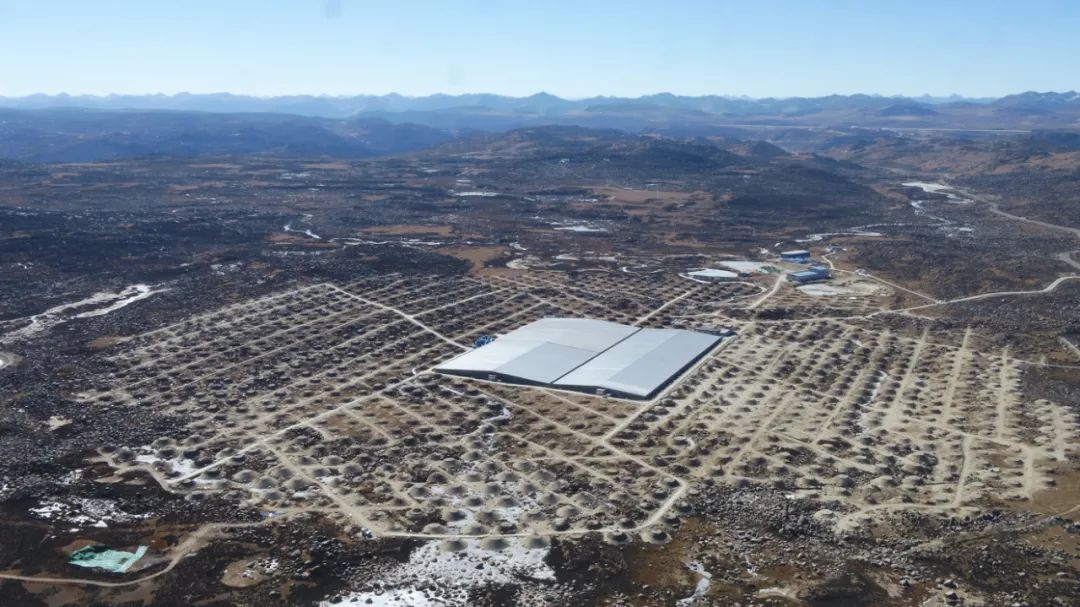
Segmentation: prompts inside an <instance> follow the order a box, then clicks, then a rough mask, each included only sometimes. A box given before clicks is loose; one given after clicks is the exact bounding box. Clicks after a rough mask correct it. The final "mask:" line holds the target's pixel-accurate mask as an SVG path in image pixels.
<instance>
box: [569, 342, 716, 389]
mask: <svg viewBox="0 0 1080 607" xmlns="http://www.w3.org/2000/svg"><path fill="white" fill-rule="evenodd" d="M718 341H720V338H719V337H717V336H715V335H708V334H705V333H697V332H694V331H682V330H678V329H642V330H640V331H638V332H637V333H635V334H634V335H632V336H631V337H629V338H627V339H625V340H623V341H621V342H619V343H618V344H616V345H615V346H613V347H612V348H610V349H608V350H606V351H604V352H603V353H601V354H599V355H598V356H596V357H595V358H593V359H592V360H590V361H588V362H587V363H585V364H583V365H581V366H580V367H578V368H577V369H574V370H573V371H571V372H570V373H567V374H566V375H564V376H563V377H561V378H559V380H558V381H556V382H555V385H557V386H567V387H569V386H574V387H586V388H592V387H595V388H604V389H606V390H611V391H614V392H622V393H626V394H632V395H635V396H640V397H643V398H644V397H647V396H649V395H650V394H652V393H653V392H655V391H656V390H657V389H659V388H660V387H661V386H663V385H664V384H665V383H667V382H668V381H669V380H670V379H671V378H672V377H673V376H674V375H675V374H676V373H678V372H679V371H681V370H682V369H683V368H684V367H686V366H687V365H689V364H690V363H692V362H693V361H694V360H696V359H697V358H698V357H699V356H701V355H702V354H703V353H705V352H706V351H708V350H709V349H710V348H712V346H713V345H714V344H716V342H718Z"/></svg>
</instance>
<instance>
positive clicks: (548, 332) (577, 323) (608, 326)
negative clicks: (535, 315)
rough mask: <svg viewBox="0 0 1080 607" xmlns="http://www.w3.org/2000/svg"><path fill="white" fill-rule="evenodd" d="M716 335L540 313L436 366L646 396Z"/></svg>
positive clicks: (710, 345)
mask: <svg viewBox="0 0 1080 607" xmlns="http://www.w3.org/2000/svg"><path fill="white" fill-rule="evenodd" d="M718 341H720V338H719V337H717V336H715V335H708V334H705V333H698V332H694V331H682V330H678V329H638V328H637V327H630V326H626V325H620V324H617V323H613V322H607V321H602V320H588V319H579V318H544V319H541V320H538V321H536V322H532V323H529V324H527V325H525V326H523V327H520V328H518V329H515V330H514V331H511V332H510V333H507V334H506V335H504V336H502V337H500V338H498V339H496V340H495V341H494V342H492V343H490V344H488V345H486V346H482V347H479V348H475V349H473V350H470V351H468V352H466V353H464V354H461V355H460V356H458V357H456V358H453V359H451V360H449V361H447V362H446V363H444V364H442V365H440V366H439V367H437V368H436V370H437V371H442V372H446V373H459V374H466V375H477V374H484V373H490V374H496V375H501V376H503V377H506V378H511V379H517V380H520V381H526V382H532V383H538V384H548V385H552V386H559V387H565V388H578V389H588V390H594V389H597V388H603V389H605V390H608V391H611V392H619V393H622V394H626V395H630V396H637V397H641V398H646V397H648V396H650V395H652V394H653V393H655V392H656V391H657V390H658V389H659V388H660V387H662V386H663V385H664V384H666V383H667V382H668V381H670V380H671V379H672V378H673V377H674V376H675V375H676V374H677V373H679V372H680V371H681V370H683V369H684V368H685V367H687V366H688V365H690V364H691V363H692V362H693V361H694V360H696V359H697V358H698V357H700V356H701V355H702V354H704V353H705V352H707V351H708V350H709V349H710V348H712V346H713V345H715V344H716V342H718Z"/></svg>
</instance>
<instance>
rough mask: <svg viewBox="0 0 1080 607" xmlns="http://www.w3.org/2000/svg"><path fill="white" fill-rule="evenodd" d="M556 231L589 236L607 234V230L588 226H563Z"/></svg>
mask: <svg viewBox="0 0 1080 607" xmlns="http://www.w3.org/2000/svg"><path fill="white" fill-rule="evenodd" d="M555 229H556V230H560V231H563V232H578V233H587V234H592V233H599V232H607V228H595V227H593V226H587V225H574V226H561V227H558V228H555Z"/></svg>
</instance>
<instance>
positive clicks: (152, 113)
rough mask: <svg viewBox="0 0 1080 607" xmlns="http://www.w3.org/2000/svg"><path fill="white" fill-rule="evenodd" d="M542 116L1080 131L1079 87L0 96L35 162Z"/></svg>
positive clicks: (395, 148)
mask: <svg viewBox="0 0 1080 607" xmlns="http://www.w3.org/2000/svg"><path fill="white" fill-rule="evenodd" d="M540 126H573V127H586V128H591V129H614V130H619V131H625V132H629V133H650V134H659V135H665V136H669V137H676V138H716V137H734V138H738V139H744V140H771V141H774V142H781V141H782V142H784V143H782V145H794V144H796V142H797V141H798V140H799V139H800V135H799V134H800V133H807V134H810V133H813V134H814V136H815V137H818V136H820V135H821V134H823V133H824V134H828V133H834V132H835V134H837V135H841V134H851V133H858V132H860V131H861V130H863V129H869V130H879V131H880V130H886V131H902V130H909V129H926V130H931V131H932V130H961V131H965V130H1014V129H1015V130H1023V131H1028V130H1032V131H1035V130H1040V131H1047V130H1080V93H1076V92H1066V93H1034V92H1029V93H1022V94H1019V95H1010V96H1007V97H1001V98H998V99H989V100H987V99H955V98H945V99H942V98H926V97H921V98H908V97H882V96H873V95H846V96H845V95H832V96H828V97H815V98H790V99H748V98H737V97H719V96H706V97H682V96H678V95H672V94H668V93H662V94H659V95H648V96H645V97H638V98H633V99H630V98H623V97H594V98H590V99H579V100H569V99H562V98H559V97H556V96H554V95H548V94H546V93H539V94H536V95H532V96H529V97H504V96H499V95H483V94H480V95H457V96H453V95H431V96H428V97H404V96H401V95H393V94H391V95H383V96H370V95H368V96H356V97H312V96H290V97H269V98H260V97H246V96H241V95H230V94H220V95H189V94H180V95H136V96H117V95H111V96H105V97H92V96H91V97H87V96H77V97H76V96H66V95H55V96H48V95H31V96H28V97H17V98H16V97H8V98H4V97H0V158H4V159H14V160H20V161H29V162H80V161H95V160H108V159H114V158H130V157H135V156H146V155H171V156H178V155H179V156H199V155H229V154H284V155H293V156H335V157H351V158H362V157H368V156H378V155H385V154H396V153H404V152H410V151H415V150H420V149H424V148H428V147H431V146H435V145H438V144H441V143H445V142H448V141H452V140H455V139H459V138H461V137H462V136H467V135H470V134H474V133H482V132H503V131H509V130H513V129H523V128H535V127H540ZM829 136H831V135H829ZM795 147H798V146H797V145H796V146H795Z"/></svg>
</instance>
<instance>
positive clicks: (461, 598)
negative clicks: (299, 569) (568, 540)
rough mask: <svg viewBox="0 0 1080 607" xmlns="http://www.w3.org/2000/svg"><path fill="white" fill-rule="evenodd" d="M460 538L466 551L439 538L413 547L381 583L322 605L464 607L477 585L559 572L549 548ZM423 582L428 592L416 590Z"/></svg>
mask: <svg viewBox="0 0 1080 607" xmlns="http://www.w3.org/2000/svg"><path fill="white" fill-rule="evenodd" d="M462 542H463V544H464V549H463V550H459V551H456V552H455V551H446V550H443V549H442V548H441V547H440V546H439V543H438V542H429V543H427V544H424V545H422V546H420V547H419V548H417V549H415V550H413V552H412V553H411V554H410V555H409V561H408V562H407V563H402V564H400V565H396V566H394V567H392V568H390V569H389V570H388V571H386V572H384V573H383V574H382V575H380V576H379V581H378V582H376V584H378V586H376V587H372V588H364V589H361V590H359V591H357V592H353V593H351V594H349V595H346V596H344V597H342V598H339V599H336V600H333V601H324V602H322V603H320V607H359V606H362V605H364V606H366V605H383V606H392V607H412V606H420V607H426V606H429V605H431V606H440V607H442V606H449V605H466V604H468V603H467V600H468V596H469V592H470V591H471V590H473V589H476V588H482V587H485V586H502V585H506V584H511V583H514V582H515V581H518V580H520V579H521V578H527V579H533V580H541V581H554V580H555V571H554V570H552V569H551V567H549V566H548V565H547V564H546V563H545V562H544V559H545V558H546V557H547V554H548V548H525V547H523V546H521V545H518V544H511V545H509V546H508V547H507V548H506V549H504V550H498V551H493V550H487V549H484V548H482V547H481V545H480V540H476V539H467V540H462ZM421 582H423V583H424V584H425V587H426V588H427V589H426V590H422V589H420V588H417V585H418V584H419V583H421ZM368 601H371V602H370V603H369V602H368Z"/></svg>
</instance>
